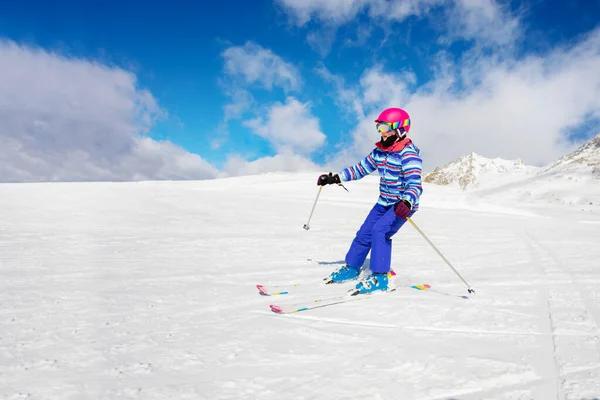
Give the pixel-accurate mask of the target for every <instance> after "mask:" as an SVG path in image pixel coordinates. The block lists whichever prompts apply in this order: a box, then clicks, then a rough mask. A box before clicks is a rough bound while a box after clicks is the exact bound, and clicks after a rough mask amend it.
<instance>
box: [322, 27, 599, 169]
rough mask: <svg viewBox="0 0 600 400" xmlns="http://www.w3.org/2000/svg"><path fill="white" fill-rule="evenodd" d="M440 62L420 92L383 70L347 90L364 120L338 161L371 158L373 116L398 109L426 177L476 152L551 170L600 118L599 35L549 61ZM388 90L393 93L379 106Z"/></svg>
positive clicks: (551, 55)
mask: <svg viewBox="0 0 600 400" xmlns="http://www.w3.org/2000/svg"><path fill="white" fill-rule="evenodd" d="M440 60H442V61H443V62H442V64H441V67H440V68H439V69H438V71H437V74H436V77H435V80H434V81H432V82H430V83H429V84H428V85H427V86H424V87H421V88H419V89H418V90H416V91H414V90H412V91H411V90H409V89H408V86H409V85H410V84H411V79H410V75H399V74H390V73H385V72H383V71H381V70H378V69H370V70H367V71H365V73H364V75H363V78H362V79H361V81H360V83H359V84H358V85H357V86H355V87H354V88H352V89H348V88H343V92H342V93H343V99H345V103H344V104H345V107H346V110H357V109H360V110H362V111H363V112H364V115H361V114H359V113H356V115H357V117H359V118H360V120H359V123H358V126H357V128H356V129H355V130H354V131H353V134H352V137H353V145H351V146H348V147H347V148H346V151H342V152H341V154H340V158H338V159H337V161H336V160H332V162H333V163H336V162H337V163H340V164H342V163H344V164H345V163H347V162H348V160H349V159H350V158H351V157H350V156H353V157H354V158H356V157H359V156H361V157H362V156H364V155H365V154H366V152H368V151H370V149H371V148H372V147H373V142H374V141H375V140H376V139H377V137H374V136H375V135H376V133H375V132H374V128H373V122H372V119H373V116H375V115H376V114H377V113H378V112H379V111H381V109H383V108H385V107H388V106H392V105H394V106H400V107H403V108H405V109H406V110H408V111H409V113H410V114H411V117H412V129H411V136H412V137H413V138H414V140H415V143H416V144H417V145H419V146H420V147H421V148H422V150H423V156H424V164H425V167H426V169H428V170H432V169H433V168H434V167H435V166H437V165H442V164H445V163H446V162H448V161H451V160H453V159H455V158H457V157H459V156H462V155H464V154H467V153H469V152H471V151H475V152H477V153H479V154H482V155H484V156H488V157H503V158H508V159H515V158H522V159H523V160H524V161H525V162H527V163H530V164H537V165H543V164H547V163H549V162H552V161H553V160H555V159H556V158H558V157H559V156H561V155H564V154H565V153H566V152H568V151H570V150H572V149H573V147H574V146H576V145H578V144H572V143H570V142H569V141H568V140H567V137H568V135H569V133H570V130H571V129H572V128H573V127H576V126H578V125H579V124H581V123H584V122H585V121H586V120H588V119H589V118H600V74H598V71H600V28H599V29H596V30H595V31H593V32H591V33H590V34H589V35H588V36H587V37H586V38H585V39H583V40H582V41H581V42H579V43H576V44H575V45H572V46H571V47H560V48H556V49H554V50H553V51H552V52H550V53H548V54H547V55H545V56H539V55H536V56H529V57H527V58H524V59H514V58H507V59H502V60H498V59H483V58H476V59H467V60H463V61H464V62H463V63H461V64H455V63H454V62H452V61H451V60H449V59H447V58H444V57H443V56H442V57H440ZM329 79H332V78H331V77H329ZM385 87H390V88H394V90H391V91H390V96H389V97H387V98H385V99H383V98H382V101H377V100H378V98H377V96H376V94H377V93H380V92H381V91H382V90H385ZM403 88H407V89H406V90H403ZM352 92H353V95H351V94H349V93H352ZM356 102H359V103H360V104H361V107H358V106H357V105H356V104H355V103H356ZM595 133H597V132H590V134H595Z"/></svg>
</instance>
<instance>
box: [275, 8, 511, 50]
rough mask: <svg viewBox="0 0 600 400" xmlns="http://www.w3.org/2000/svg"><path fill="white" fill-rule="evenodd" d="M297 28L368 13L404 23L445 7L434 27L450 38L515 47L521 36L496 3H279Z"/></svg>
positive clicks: (332, 23) (333, 24)
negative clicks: (311, 22) (517, 38)
mask: <svg viewBox="0 0 600 400" xmlns="http://www.w3.org/2000/svg"><path fill="white" fill-rule="evenodd" d="M277 1H278V3H279V4H281V6H282V7H283V9H284V10H285V11H286V12H287V13H288V14H289V16H290V18H291V19H292V20H293V22H294V23H295V24H296V25H298V26H304V25H306V24H307V23H309V22H310V21H312V20H315V21H319V22H321V23H323V24H324V25H325V26H327V27H329V29H331V28H332V27H337V26H341V25H344V24H347V23H349V22H351V21H353V20H355V19H356V18H357V16H358V15H359V14H361V13H363V12H364V13H366V14H367V15H368V16H369V17H370V18H371V19H372V20H374V21H378V24H379V25H380V24H381V23H380V21H381V20H384V21H388V22H394V21H395V22H402V21H404V20H405V19H406V18H408V17H410V16H416V17H424V16H427V15H428V14H429V12H430V11H431V10H432V9H434V8H436V7H444V8H445V18H443V19H440V20H439V21H436V23H435V25H436V26H439V28H440V29H441V30H442V31H444V32H446V34H447V38H446V40H448V39H469V40H471V39H472V40H476V41H477V42H480V43H484V44H494V45H506V44H512V43H513V41H514V38H515V37H516V36H518V35H519V34H520V31H519V26H520V22H519V19H518V18H517V17H514V16H512V15H511V14H510V10H508V7H505V6H502V5H501V4H500V3H498V2H497V1H494V0H457V1H454V2H448V1H446V0H277Z"/></svg>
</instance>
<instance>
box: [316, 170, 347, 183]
mask: <svg viewBox="0 0 600 400" xmlns="http://www.w3.org/2000/svg"><path fill="white" fill-rule="evenodd" d="M334 183H342V181H341V180H340V176H339V175H338V174H335V175H333V174H332V173H331V172H330V173H329V175H327V174H323V175H321V176H320V177H319V179H318V180H317V186H325V185H333V184H334Z"/></svg>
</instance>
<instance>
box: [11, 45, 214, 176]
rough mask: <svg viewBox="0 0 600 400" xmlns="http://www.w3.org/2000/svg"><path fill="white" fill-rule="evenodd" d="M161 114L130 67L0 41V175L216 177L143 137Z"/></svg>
mask: <svg viewBox="0 0 600 400" xmlns="http://www.w3.org/2000/svg"><path fill="white" fill-rule="evenodd" d="M163 114H164V110H162V109H161V108H160V107H159V105H158V104H157V102H156V100H155V99H154V97H153V96H152V94H151V93H150V92H148V91H146V90H141V89H138V88H137V87H136V77H135V75H133V74H132V73H130V72H127V71H124V70H122V69H119V68H114V67H108V66H106V65H102V64H98V63H94V62H91V61H87V60H83V59H76V58H70V57H65V56H60V55H57V54H54V53H50V52H47V51H45V50H43V49H39V48H31V47H25V46H19V45H17V44H16V43H14V42H11V41H0V181H54V180H130V179H137V177H144V179H146V178H148V179H177V178H199V179H201V178H208V177H214V176H215V175H216V170H215V169H214V168H213V167H211V166H210V165H208V164H207V163H206V162H204V161H203V160H202V159H200V158H199V157H197V156H194V155H190V154H189V153H187V152H185V151H184V150H183V149H181V148H179V147H177V146H174V145H172V144H171V143H168V142H155V141H153V140H151V139H149V138H144V137H142V136H141V134H143V133H147V132H148V131H149V129H150V128H151V127H152V125H153V124H154V123H155V121H156V120H157V118H160V117H161V116H162V115H163Z"/></svg>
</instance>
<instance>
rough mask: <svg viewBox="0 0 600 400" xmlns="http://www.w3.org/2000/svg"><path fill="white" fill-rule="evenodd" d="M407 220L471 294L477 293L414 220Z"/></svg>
mask: <svg viewBox="0 0 600 400" xmlns="http://www.w3.org/2000/svg"><path fill="white" fill-rule="evenodd" d="M406 219H407V220H408V222H410V223H411V225H412V226H414V227H415V229H416V230H417V232H419V233H420V234H421V236H423V238H424V239H425V240H427V243H429V244H430V245H431V247H433V249H434V250H435V251H436V252H437V253H438V254H439V256H440V257H442V260H444V261H445V262H446V264H448V266H449V267H450V268H452V271H454V273H455V274H456V275H458V277H459V278H460V279H461V280H462V281H463V282H464V283H465V285H467V288H468V289H469V293H475V290H474V289H472V288H471V285H469V284H468V283H467V281H466V280H465V278H463V277H462V276H461V275H460V274H459V273H458V271H457V270H456V269H455V268H454V267H453V266H452V264H450V261H448V260H447V259H446V257H444V255H443V254H442V253H441V252H440V251H439V250H438V249H437V247H435V245H434V244H433V243H431V240H429V238H428V237H427V236H425V233H423V231H422V230H421V229H419V227H418V226H417V224H415V223H414V222H413V220H412V219H410V217H406Z"/></svg>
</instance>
